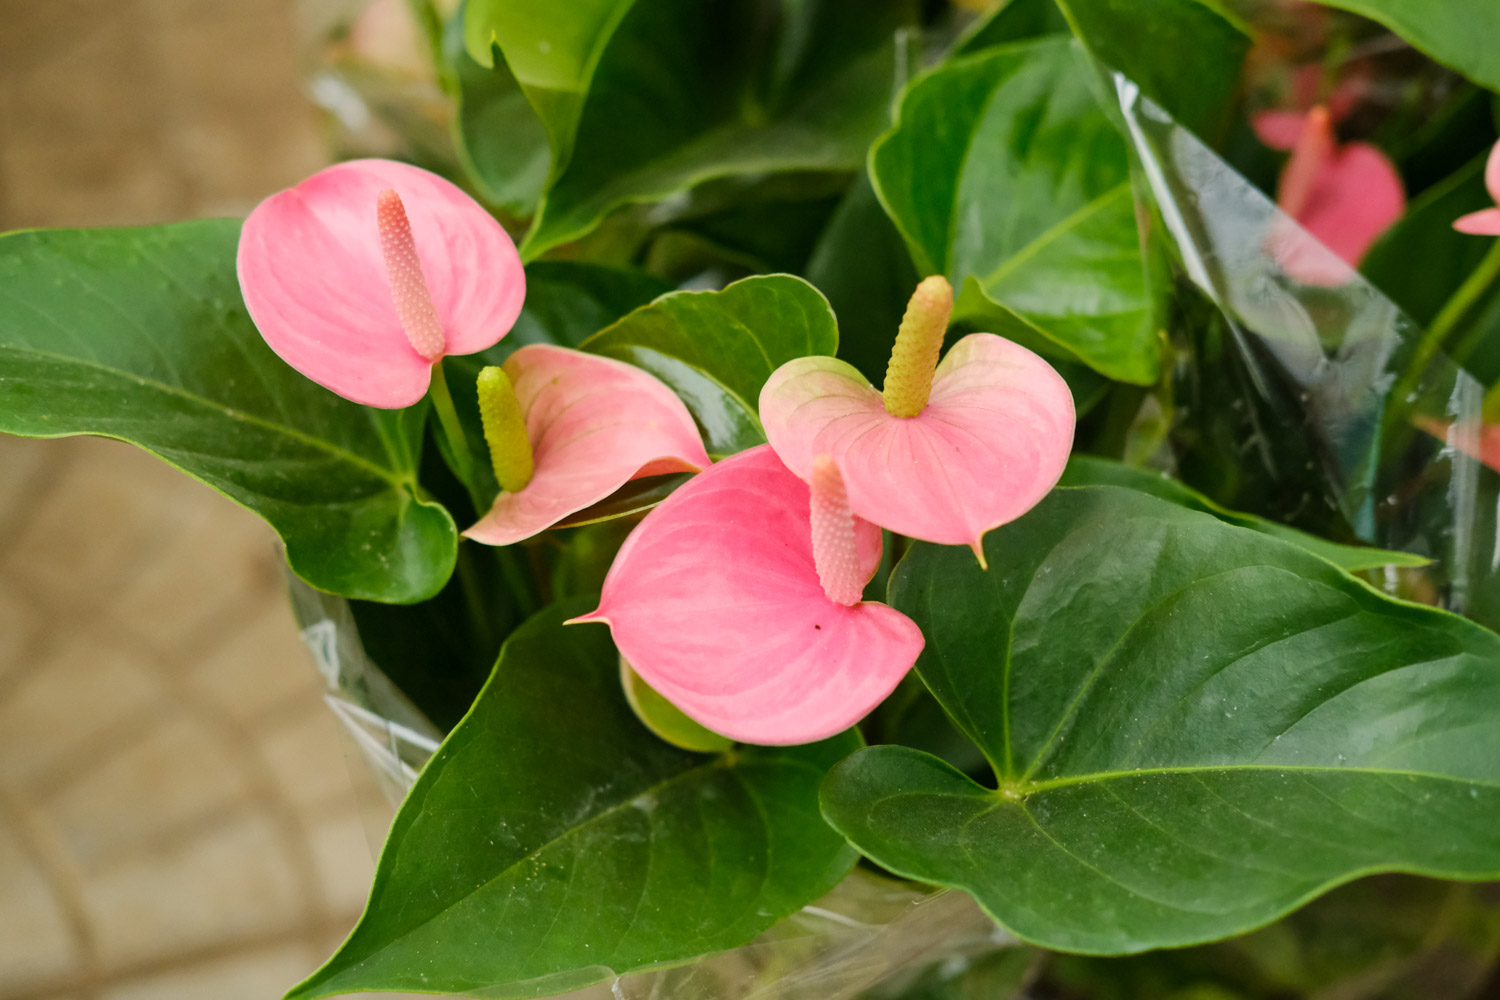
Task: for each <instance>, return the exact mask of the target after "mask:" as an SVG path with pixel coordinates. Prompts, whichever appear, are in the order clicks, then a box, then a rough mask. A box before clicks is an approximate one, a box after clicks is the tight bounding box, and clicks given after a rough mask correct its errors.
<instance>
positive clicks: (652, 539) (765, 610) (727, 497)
mask: <svg viewBox="0 0 1500 1000" xmlns="http://www.w3.org/2000/svg"><path fill="white" fill-rule="evenodd" d="M810 500H811V494H810V491H809V489H808V487H807V485H806V484H805V483H803V482H802V480H800V479H798V478H797V477H796V476H795V475H793V474H792V473H791V472H790V471H788V470H787V468H786V467H785V466H784V465H782V464H781V461H780V460H779V459H778V458H777V457H776V454H775V453H774V452H773V451H772V450H771V449H770V448H769V447H767V446H765V445H760V446H758V447H755V448H751V449H749V450H748V451H743V452H741V453H739V454H738V455H735V456H734V457H732V458H729V459H726V460H724V461H723V462H720V463H719V464H718V465H715V466H713V467H712V468H710V469H709V470H708V471H706V472H704V473H702V474H701V475H698V476H695V477H694V478H693V479H692V480H690V481H689V482H688V483H687V484H685V485H684V486H682V487H681V488H680V489H678V490H677V492H675V493H673V494H672V495H671V496H670V497H668V498H667V500H666V501H665V502H664V503H662V505H661V506H660V507H657V508H656V509H655V510H653V511H652V512H651V513H650V514H648V515H646V518H645V519H644V520H643V521H642V522H641V523H640V525H639V526H637V527H636V529H635V531H633V532H632V533H631V535H630V537H629V538H628V539H626V540H625V544H624V545H623V546H621V547H620V551H619V554H618V555H616V556H615V561H614V565H612V566H611V567H610V570H609V575H608V576H607V577H606V578H605V580H604V592H603V596H602V597H601V599H600V602H599V608H598V610H597V611H594V612H593V613H592V614H589V615H586V616H584V617H583V618H580V619H577V621H579V622H593V621H600V622H607V623H608V624H609V627H610V631H611V633H612V634H613V636H614V640H615V645H617V646H618V647H619V648H620V654H621V655H622V656H623V657H624V658H625V659H626V660H627V661H628V662H629V663H630V665H631V666H632V667H633V668H634V669H635V670H636V672H637V673H639V674H640V675H641V677H642V678H644V679H645V681H646V682H647V683H648V684H650V685H651V687H652V688H654V689H655V690H656V691H657V692H658V693H660V694H661V695H662V696H663V697H665V698H666V699H667V700H668V701H670V702H671V703H672V704H674V705H676V706H677V707H678V708H679V709H681V710H682V711H683V713H685V714H686V715H687V716H689V717H690V718H692V719H694V720H695V721H697V722H698V723H700V724H701V725H703V726H706V727H708V728H709V729H711V730H713V731H714V732H716V733H720V734H722V735H724V736H728V737H730V738H732V739H735V740H739V741H741V742H745V743H760V744H768V745H790V744H796V743H810V742H813V741H815V740H821V739H825V738H826V737H829V736H832V735H833V734H835V733H838V732H841V731H843V730H844V729H847V728H848V727H849V726H851V725H853V724H854V723H856V722H858V721H859V720H860V719H861V718H862V717H863V716H864V715H865V714H866V713H867V712H869V711H870V709H872V708H874V707H875V706H876V705H877V704H879V703H880V701H881V700H882V699H884V698H885V696H886V695H888V694H890V692H891V691H892V690H893V689H894V688H895V686H896V684H897V683H898V682H899V681H900V680H901V678H902V677H903V676H905V674H906V672H907V670H909V669H910V668H911V665H912V664H913V663H915V662H916V659H917V654H918V653H920V652H921V651H922V643H923V639H922V633H921V631H920V630H919V629H918V628H917V626H916V625H915V624H914V623H913V622H912V621H911V619H910V618H907V617H906V616H905V615H903V614H901V613H900V612H899V611H896V610H895V609H893V608H889V607H886V606H885V605H884V604H877V603H874V602H870V601H861V602H859V603H856V604H854V605H852V606H848V607H846V606H844V605H841V604H837V603H835V602H834V601H832V600H830V599H829V598H828V596H827V595H826V594H825V593H824V591H823V585H822V583H821V582H820V581H819V577H818V571H817V568H816V565H815V563H814V559H813V547H812V538H811V533H810V531H811V529H810V523H809V505H810ZM854 523H855V546H856V553H857V560H858V564H859V568H860V572H861V573H862V574H863V579H865V580H868V579H869V578H870V577H871V576H873V575H874V573H875V570H876V568H877V567H878V566H879V564H880V549H881V539H880V529H879V528H877V527H875V526H874V525H872V524H869V523H868V522H864V521H860V520H858V519H855V522H854Z"/></svg>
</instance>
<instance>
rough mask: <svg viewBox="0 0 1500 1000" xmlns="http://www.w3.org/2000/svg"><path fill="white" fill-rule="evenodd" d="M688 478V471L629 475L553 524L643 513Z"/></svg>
mask: <svg viewBox="0 0 1500 1000" xmlns="http://www.w3.org/2000/svg"><path fill="white" fill-rule="evenodd" d="M692 478H693V476H692V473H688V472H679V473H674V474H672V475H667V476H645V477H643V478H641V479H632V480H631V481H630V482H628V483H626V484H625V485H624V486H621V487H620V488H619V489H617V490H615V491H614V492H613V493H611V494H610V495H609V496H607V497H605V498H604V499H603V500H600V501H599V502H598V503H596V504H591V505H590V506H588V507H585V508H583V510H580V511H575V512H573V513H572V514H569V515H568V516H567V517H565V518H563V519H562V520H561V521H558V522H557V525H556V527H559V528H577V527H581V526H583V525H585V524H601V523H603V522H605V521H613V520H616V519H618V518H622V517H633V516H635V515H637V514H644V513H646V512H647V511H648V510H650V509H651V508H652V507H655V506H656V505H657V504H659V503H661V502H662V501H663V500H665V499H666V498H667V497H669V496H671V495H672V493H673V492H674V491H675V490H676V489H677V487H679V486H681V485H682V484H683V483H685V482H687V481H688V480H689V479H692Z"/></svg>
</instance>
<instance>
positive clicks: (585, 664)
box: [289, 601, 859, 1000]
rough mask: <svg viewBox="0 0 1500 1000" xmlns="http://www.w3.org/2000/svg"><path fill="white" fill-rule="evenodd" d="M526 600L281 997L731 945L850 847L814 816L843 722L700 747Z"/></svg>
mask: <svg viewBox="0 0 1500 1000" xmlns="http://www.w3.org/2000/svg"><path fill="white" fill-rule="evenodd" d="M589 607H592V605H591V604H587V603H581V602H576V601H575V602H573V604H572V605H571V606H569V607H558V606H554V607H553V608H551V609H549V610H547V611H544V612H542V613H541V614H540V615H538V616H537V617H535V618H533V619H532V620H531V621H530V622H528V623H527V624H526V625H523V626H522V627H521V628H520V629H518V630H517V631H516V632H515V633H513V634H512V636H511V638H510V640H509V641H508V642H507V643H506V644H505V648H504V649H503V650H502V651H501V654H500V660H499V662H498V663H497V664H496V667H495V673H494V675H493V677H492V678H491V680H490V682H489V684H488V685H486V687H485V689H484V691H483V692H482V693H481V694H480V696H479V700H478V701H477V702H476V703H475V705H474V708H473V710H472V711H471V712H470V713H469V715H468V716H467V717H466V718H465V719H464V721H463V722H462V723H460V724H459V726H458V728H456V729H455V730H454V731H453V732H452V733H451V734H450V735H449V737H448V739H447V740H446V741H445V742H444V743H443V746H442V747H441V748H440V749H439V750H438V752H437V754H436V755H435V756H434V757H433V759H432V762H431V763H430V764H428V766H427V767H426V769H424V770H423V772H422V774H421V776H420V777H419V778H418V779H417V784H416V786H415V787H414V788H413V789H412V791H411V793H410V794H409V795H408V796H407V799H406V801H405V803H403V804H402V807H401V811H400V812H399V813H398V814H397V816H396V819H395V822H394V823H393V825H392V827H391V833H390V837H389V840H388V841H387V843H386V846H385V850H384V851H383V852H382V854H381V857H380V863H379V865H378V867H377V869H376V873H375V884H374V887H373V888H372V889H371V892H370V902H369V905H368V906H367V907H366V909H365V913H364V916H363V917H361V918H360V921H359V924H358V925H357V926H356V927H355V929H354V931H353V933H351V934H350V936H349V940H348V941H346V942H345V943H344V945H343V947H342V948H340V949H339V951H338V953H337V954H335V955H334V956H333V958H332V959H330V960H329V961H328V963H327V964H326V965H325V966H324V967H323V968H322V969H320V970H318V972H316V973H314V974H313V976H312V977H311V978H309V979H308V980H307V981H306V982H304V983H303V984H302V985H300V986H298V987H297V988H296V989H294V990H292V992H291V993H290V994H289V996H290V997H293V998H298V1000H304V998H312V997H322V996H328V995H331V994H334V993H342V992H350V991H354V990H383V991H407V990H411V991H418V992H422V993H463V994H465V995H469V996H485V997H491V998H501V997H536V996H546V995H551V994H553V993H560V992H563V991H565V990H568V989H572V988H575V987H579V986H583V985H586V984H588V983H592V982H598V981H600V980H604V979H608V978H610V977H611V976H614V975H618V974H624V973H626V972H630V971H632V970H635V969H641V968H647V967H650V966H654V965H664V964H669V963H673V962H681V961H685V960H687V959H691V958H694V957H696V956H698V955H702V954H705V953H708V952H713V951H720V950H722V949H725V948H732V947H736V946H738V945H741V944H744V943H745V942H747V941H749V940H750V939H751V938H753V937H754V936H755V935H756V934H758V933H759V932H760V931H762V930H764V929H765V928H767V927H769V926H770V925H771V924H773V923H775V922H776V921H777V920H780V919H781V918H782V917H785V916H787V915H788V914H790V913H792V912H793V911H795V910H797V909H799V908H800V907H802V906H803V905H805V904H807V903H809V902H811V901H812V900H813V899H815V898H817V897H818V896H820V895H822V894H823V893H825V892H827V891H828V890H829V889H831V888H832V887H833V886H834V884H835V883H837V882H838V880H839V879H840V878H842V877H843V876H844V874H845V873H846V872H848V871H849V868H850V866H851V865H852V864H853V861H854V854H853V852H852V851H850V850H849V849H848V847H847V846H846V845H845V844H844V843H843V841H842V840H841V839H840V838H839V837H838V835H837V834H835V833H834V832H833V831H832V830H830V829H829V828H828V826H827V824H826V823H825V822H824V821H823V820H822V818H821V817H820V816H819V815H818V800H817V792H818V784H819V782H820V781H822V779H823V775H824V772H825V771H826V770H827V769H828V767H829V766H830V765H831V764H833V763H834V762H835V761H837V760H839V759H840V758H841V757H842V756H844V755H845V754H847V753H849V751H851V750H852V749H854V748H855V747H857V746H858V745H859V739H858V737H857V736H856V735H854V734H853V732H852V731H851V732H848V733H845V734H843V735H841V736H838V737H835V738H834V739H831V740H827V741H825V742H822V743H815V744H811V745H808V746H802V747H793V748H763V747H740V748H736V749H731V750H728V751H726V752H724V753H721V754H717V755H714V756H707V755H700V754H694V753H690V752H687V751H684V750H679V749H677V748H675V747H672V746H669V745H667V744H666V743H663V742H662V741H661V740H659V739H657V738H656V737H655V736H653V735H651V733H650V732H648V731H647V730H646V729H645V727H643V726H642V725H641V724H640V722H638V721H637V720H636V718H635V716H634V714H632V712H631V710H630V708H629V706H628V705H627V704H626V702H625V699H624V697H623V695H622V694H621V691H620V672H619V661H618V658H617V654H616V652H615V649H614V646H613V645H612V644H611V643H610V641H609V632H608V630H606V629H603V628H599V627H598V626H573V627H564V626H563V624H562V622H563V621H564V620H565V619H567V618H568V617H570V616H571V615H575V614H579V613H581V612H583V611H585V610H587V609H588V608H589Z"/></svg>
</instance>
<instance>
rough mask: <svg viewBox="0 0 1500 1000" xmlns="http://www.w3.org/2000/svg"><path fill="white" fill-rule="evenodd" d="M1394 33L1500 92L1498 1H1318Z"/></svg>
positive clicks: (1476, 81)
mask: <svg viewBox="0 0 1500 1000" xmlns="http://www.w3.org/2000/svg"><path fill="white" fill-rule="evenodd" d="M1318 2H1319V3H1321V4H1323V5H1324V6H1325V7H1341V8H1343V9H1344V10H1347V11H1351V12H1353V13H1355V14H1360V15H1362V16H1364V17H1368V18H1370V19H1372V20H1375V21H1379V22H1380V23H1381V24H1383V25H1385V26H1386V27H1388V28H1390V29H1391V30H1392V31H1394V32H1395V33H1396V34H1398V35H1400V36H1401V37H1402V38H1404V39H1406V40H1407V41H1408V42H1411V43H1412V44H1413V45H1415V46H1416V47H1417V48H1419V49H1421V50H1422V51H1423V52H1425V53H1427V54H1428V55H1429V56H1431V57H1432V58H1433V59H1435V60H1437V61H1438V62H1440V63H1442V64H1443V65H1445V66H1450V67H1452V68H1453V69H1456V70H1458V71H1459V72H1460V73H1462V74H1463V75H1464V76H1467V77H1468V78H1469V79H1471V80H1473V81H1474V82H1475V83H1480V84H1483V85H1484V86H1486V87H1488V88H1490V89H1491V90H1500V60H1497V59H1496V58H1495V39H1496V38H1500V4H1496V3H1495V2H1494V0H1318Z"/></svg>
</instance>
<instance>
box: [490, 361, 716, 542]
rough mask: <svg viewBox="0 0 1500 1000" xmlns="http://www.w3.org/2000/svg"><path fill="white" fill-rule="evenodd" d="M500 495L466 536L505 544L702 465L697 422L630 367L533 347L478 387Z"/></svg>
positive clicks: (651, 380) (660, 386) (661, 386)
mask: <svg viewBox="0 0 1500 1000" xmlns="http://www.w3.org/2000/svg"><path fill="white" fill-rule="evenodd" d="M479 399H480V412H481V415H482V416H483V418H484V430H485V438H486V439H487V440H488V442H489V445H490V454H491V458H492V459H493V461H494V463H495V476H496V478H497V479H498V480H499V481H500V485H501V493H500V495H499V496H498V497H496V498H495V503H494V505H493V506H492V507H490V510H489V513H487V514H485V515H484V517H483V518H481V519H480V521H479V523H478V524H476V525H474V526H473V527H472V528H470V529H468V530H467V531H465V532H464V534H465V535H466V536H467V537H469V538H472V539H474V540H475V541H479V542H485V543H487V544H490V545H509V544H511V543H513V542H518V541H521V540H522V539H524V538H529V537H531V536H532V535H535V534H537V533H538V532H540V531H543V530H545V529H546V528H548V527H551V526H552V525H554V524H556V523H557V522H558V521H560V520H562V519H563V518H565V517H567V516H568V515H569V514H572V513H574V512H575V511H579V510H582V509H584V508H585V507H588V506H591V505H593V504H595V503H598V502H599V501H600V500H603V499H604V498H605V497H607V496H609V495H610V494H611V493H613V492H614V491H615V490H617V489H619V488H620V487H621V486H623V485H625V483H627V482H629V481H630V480H632V479H639V478H641V477H643V476H659V475H664V474H666V473H671V472H698V471H699V470H701V469H706V468H708V466H709V457H708V453H707V452H706V451H704V449H703V440H702V438H701V437H699V435H698V428H697V425H696V424H694V423H693V418H692V415H691V414H689V413H688V410H687V407H686V406H684V405H683V404H682V401H681V400H680V399H678V398H677V396H676V395H675V394H673V392H672V390H671V389H668V388H667V387H666V385H665V384H663V383H662V382H660V381H659V380H657V379H656V378H655V377H653V376H651V375H649V374H647V373H646V372H644V371H642V370H641V369H639V368H636V367H634V366H633V365H627V364H625V363H624V362H622V361H614V360H611V359H610V358H601V357H599V356H598V355H594V354H585V353H584V352H582V351H573V350H569V349H567V348H565V347H551V346H547V345H544V344H532V345H528V346H526V347H522V348H520V349H519V350H517V351H516V352H515V353H514V354H512V355H511V356H510V358H509V359H508V360H507V361H506V362H505V365H504V367H503V369H502V368H486V369H485V370H484V372H482V373H481V375H480V380H479Z"/></svg>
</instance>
